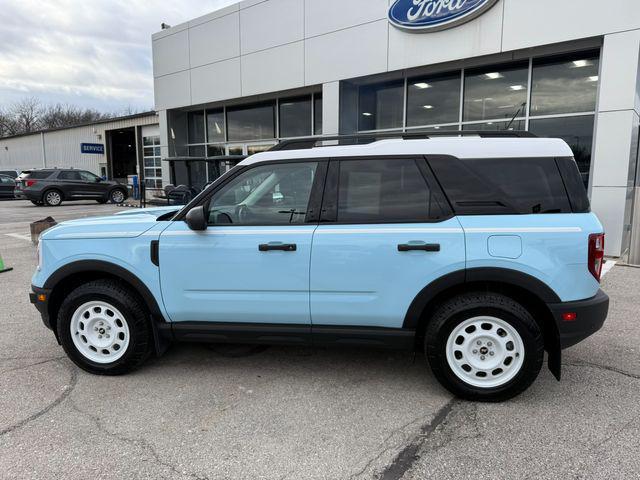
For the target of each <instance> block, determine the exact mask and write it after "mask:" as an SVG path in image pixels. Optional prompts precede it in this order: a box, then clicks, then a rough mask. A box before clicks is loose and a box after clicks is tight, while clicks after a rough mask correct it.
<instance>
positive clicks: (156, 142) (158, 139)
mask: <svg viewBox="0 0 640 480" xmlns="http://www.w3.org/2000/svg"><path fill="white" fill-rule="evenodd" d="M153 144H154V145H160V137H159V136H156V137H153Z"/></svg>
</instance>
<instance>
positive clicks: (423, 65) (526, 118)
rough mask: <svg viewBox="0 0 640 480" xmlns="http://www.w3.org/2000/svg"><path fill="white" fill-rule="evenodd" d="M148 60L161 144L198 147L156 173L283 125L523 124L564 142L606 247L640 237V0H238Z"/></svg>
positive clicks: (170, 33)
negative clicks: (603, 232)
mask: <svg viewBox="0 0 640 480" xmlns="http://www.w3.org/2000/svg"><path fill="white" fill-rule="evenodd" d="M416 19H417V20H416ZM402 20H407V21H408V23H407V24H405V25H403V24H402ZM413 27H421V28H418V29H413ZM425 27H426V28H425ZM153 64H154V65H153V66H154V81H155V106H156V109H157V111H158V114H159V119H160V144H161V152H162V157H163V158H185V157H187V158H192V159H193V160H194V161H193V162H191V163H190V169H189V171H188V172H186V171H184V172H178V171H170V169H169V168H164V170H163V180H164V182H165V183H166V182H169V181H174V182H177V181H178V179H177V178H174V177H176V176H181V175H182V176H184V175H188V176H190V180H191V181H192V183H197V181H196V182H193V180H197V179H202V181H206V180H207V179H213V178H215V177H216V176H217V175H218V174H219V173H220V171H221V170H222V169H224V168H225V167H224V166H221V165H219V164H217V163H216V161H214V160H213V159H216V158H217V157H220V156H221V155H235V154H245V155H246V154H251V153H253V152H257V151H260V150H264V149H266V148H269V147H270V146H271V145H273V144H275V143H276V142H278V141H279V140H281V139H283V138H291V137H300V136H309V135H313V134H325V135H329V134H338V133H339V134H353V133H358V132H379V131H434V130H444V129H446V130H460V129H462V130H504V129H518V130H519V129H522V130H525V129H526V130H530V131H532V132H533V133H535V134H537V135H539V136H553V137H561V138H564V139H565V140H566V141H567V143H569V145H570V146H571V147H572V149H573V151H574V154H575V157H576V160H577V162H578V165H579V168H580V170H581V172H582V175H583V179H584V181H585V185H586V186H587V188H588V191H589V196H590V198H591V202H592V208H593V210H594V211H595V212H596V213H597V214H598V215H599V217H600V218H601V220H602V222H603V223H604V225H605V228H606V231H607V254H608V255H612V256H621V255H627V254H629V252H631V254H632V255H633V253H634V245H636V244H639V243H640V238H636V232H635V229H634V231H633V232H632V224H633V223H634V222H633V221H632V219H633V217H634V203H636V204H637V205H638V209H637V210H640V196H639V197H638V198H639V200H638V202H634V198H635V197H636V196H637V195H636V192H637V191H638V190H637V188H636V187H637V186H639V185H640V183H639V182H638V172H637V170H638V169H637V163H638V161H637V160H638V137H639V135H638V132H639V125H640V68H639V65H640V2H639V1H638V0H618V1H616V2H602V1H599V0H536V1H531V0H497V1H496V0H397V1H396V0H245V1H242V2H240V3H238V4H235V5H233V6H230V7H227V8H224V9H221V10H218V11H215V12H212V13H210V14H208V15H205V16H203V17H200V18H197V19H194V20H192V21H190V22H187V23H184V24H181V25H176V26H174V27H172V28H168V29H166V30H163V31H161V32H158V33H156V34H154V35H153ZM207 159H211V160H210V161H208V160H207ZM638 216H639V217H640V213H639V214H638ZM635 223H636V225H638V226H639V227H640V220H638V221H637V222H635ZM639 230H640V228H639ZM638 253H640V252H638Z"/></svg>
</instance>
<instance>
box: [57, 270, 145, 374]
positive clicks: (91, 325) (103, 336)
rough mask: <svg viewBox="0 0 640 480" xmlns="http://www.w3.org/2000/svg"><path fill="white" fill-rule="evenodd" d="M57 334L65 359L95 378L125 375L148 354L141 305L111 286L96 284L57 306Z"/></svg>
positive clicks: (111, 283) (102, 282) (119, 286)
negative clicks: (68, 359) (66, 357)
mask: <svg viewBox="0 0 640 480" xmlns="http://www.w3.org/2000/svg"><path fill="white" fill-rule="evenodd" d="M57 329H58V338H59V339H60V342H61V343H62V346H63V348H64V350H65V352H66V353H67V355H68V356H69V358H70V359H71V360H72V361H73V362H74V363H75V364H76V365H78V366H79V367H80V368H82V369H83V370H86V371H87V372H90V373H94V374H101V375H120V374H123V373H127V372H129V371H131V370H133V369H135V368H137V367H138V366H139V365H140V364H142V362H144V361H145V360H146V359H147V357H148V356H149V354H150V353H151V349H152V333H151V328H150V325H149V323H148V320H147V315H146V310H145V308H144V305H143V304H142V302H141V301H140V300H139V299H138V298H137V296H135V294H133V293H132V292H131V291H130V290H129V289H127V288H125V286H124V285H122V284H120V283H119V282H117V281H114V280H95V281H92V282H88V283H86V284H84V285H81V286H80V287H78V288H76V289H75V290H73V291H72V292H71V293H70V294H69V295H68V296H67V297H66V298H65V300H64V301H63V302H62V305H61V307H60V310H59V312H58V324H57Z"/></svg>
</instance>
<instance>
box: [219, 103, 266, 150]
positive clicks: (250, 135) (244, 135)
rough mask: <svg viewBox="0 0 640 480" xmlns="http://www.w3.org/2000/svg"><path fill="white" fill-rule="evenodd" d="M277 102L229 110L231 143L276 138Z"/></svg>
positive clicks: (228, 120) (228, 121)
mask: <svg viewBox="0 0 640 480" xmlns="http://www.w3.org/2000/svg"><path fill="white" fill-rule="evenodd" d="M275 115H276V109H275V102H269V103H265V104H262V105H250V106H242V107H233V108H228V109H227V125H228V129H229V133H228V135H229V141H232V142H235V141H242V140H262V139H264V138H275V137H276V128H275Z"/></svg>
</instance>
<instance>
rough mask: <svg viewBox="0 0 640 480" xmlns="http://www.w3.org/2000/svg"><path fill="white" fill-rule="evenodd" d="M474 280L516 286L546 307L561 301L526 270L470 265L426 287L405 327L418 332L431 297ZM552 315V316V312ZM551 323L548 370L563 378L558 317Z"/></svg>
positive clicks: (413, 305)
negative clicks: (472, 266)
mask: <svg viewBox="0 0 640 480" xmlns="http://www.w3.org/2000/svg"><path fill="white" fill-rule="evenodd" d="M471 283H495V284H502V285H509V286H513V287H517V288H519V289H520V290H523V291H526V292H529V293H530V294H531V295H533V296H535V297H537V299H538V300H539V301H540V302H541V303H543V304H544V305H545V306H547V308H548V305H550V304H556V303H561V299H560V297H558V295H557V294H556V293H555V292H554V291H553V290H552V289H551V288H550V287H549V286H548V285H546V284H545V283H544V282H542V281H541V280H539V279H537V278H535V277H533V276H532V275H529V274H527V273H524V272H520V271H518V270H513V269H509V268H495V267H481V268H470V269H467V270H458V271H455V272H452V273H449V274H447V275H444V276H442V277H440V278H438V279H437V280H434V281H433V282H431V283H430V284H429V285H427V286H426V287H424V288H423V289H422V290H421V291H420V292H419V293H418V295H416V297H415V298H414V299H413V301H412V302H411V305H410V306H409V309H408V310H407V313H406V315H405V318H404V322H403V325H402V328H404V329H410V330H414V331H417V329H418V327H419V326H420V321H421V319H422V314H423V312H424V311H425V309H426V308H427V306H428V305H429V303H430V302H431V301H432V300H434V299H435V298H436V297H438V296H439V295H441V294H443V293H444V292H446V291H447V290H450V289H455V288H457V287H464V285H465V284H471ZM551 318H553V316H552V315H551ZM552 325H553V328H554V329H555V331H554V332H549V334H548V336H547V337H546V341H545V343H546V344H547V345H546V347H547V350H548V353H549V369H550V370H551V372H552V373H553V374H554V376H555V377H556V378H557V379H558V380H560V374H561V358H562V357H561V355H562V354H561V346H560V335H559V333H558V327H557V325H556V323H555V320H554V321H553V323H552Z"/></svg>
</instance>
